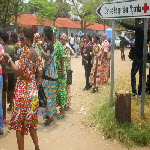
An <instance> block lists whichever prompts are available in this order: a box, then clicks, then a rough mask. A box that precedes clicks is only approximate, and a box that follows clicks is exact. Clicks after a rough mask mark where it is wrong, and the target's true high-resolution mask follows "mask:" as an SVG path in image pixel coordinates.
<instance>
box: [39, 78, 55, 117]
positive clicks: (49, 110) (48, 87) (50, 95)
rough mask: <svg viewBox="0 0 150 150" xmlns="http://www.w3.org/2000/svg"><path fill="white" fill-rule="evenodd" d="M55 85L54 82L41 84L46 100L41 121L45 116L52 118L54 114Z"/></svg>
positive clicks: (46, 81)
mask: <svg viewBox="0 0 150 150" xmlns="http://www.w3.org/2000/svg"><path fill="white" fill-rule="evenodd" d="M56 83H57V82H56V81H49V80H44V83H43V84H42V87H43V88H44V92H45V96H46V98H47V107H45V108H43V119H45V118H46V116H49V117H50V118H53V115H54V114H55V113H56Z"/></svg>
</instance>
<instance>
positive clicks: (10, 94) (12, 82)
mask: <svg viewBox="0 0 150 150" xmlns="http://www.w3.org/2000/svg"><path fill="white" fill-rule="evenodd" d="M14 86H15V76H14V73H8V95H7V98H8V99H9V102H10V108H8V111H9V110H11V108H12V103H13V96H14Z"/></svg>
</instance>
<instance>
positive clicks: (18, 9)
mask: <svg viewBox="0 0 150 150" xmlns="http://www.w3.org/2000/svg"><path fill="white" fill-rule="evenodd" d="M11 5H12V6H13V7H12V12H13V13H14V14H13V15H14V17H15V29H16V33H18V23H17V18H18V16H19V15H20V14H21V13H22V10H23V9H22V8H23V0H11Z"/></svg>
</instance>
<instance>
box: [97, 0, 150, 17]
mask: <svg viewBox="0 0 150 150" xmlns="http://www.w3.org/2000/svg"><path fill="white" fill-rule="evenodd" d="M97 14H98V15H99V16H100V17H101V18H102V19H119V18H120V19H125V18H150V0H131V1H115V2H109V3H103V4H101V5H100V7H98V8H97Z"/></svg>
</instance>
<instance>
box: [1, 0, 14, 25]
mask: <svg viewBox="0 0 150 150" xmlns="http://www.w3.org/2000/svg"><path fill="white" fill-rule="evenodd" d="M10 8H11V0H2V2H1V3H0V24H1V25H2V26H5V25H8V24H10V22H11V19H12V15H13V12H12V11H11V9H10Z"/></svg>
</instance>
